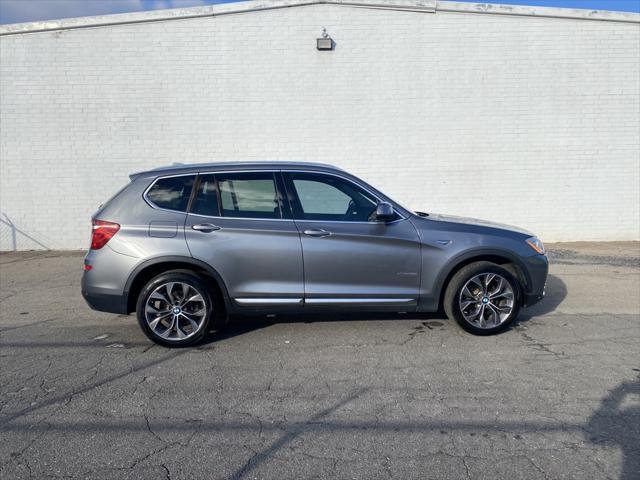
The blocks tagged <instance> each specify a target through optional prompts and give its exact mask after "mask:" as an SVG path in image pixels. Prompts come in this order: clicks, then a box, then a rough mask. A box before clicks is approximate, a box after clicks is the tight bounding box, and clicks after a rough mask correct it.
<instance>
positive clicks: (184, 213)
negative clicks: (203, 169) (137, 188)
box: [142, 173, 198, 215]
mask: <svg viewBox="0 0 640 480" xmlns="http://www.w3.org/2000/svg"><path fill="white" fill-rule="evenodd" d="M177 177H195V178H194V181H193V187H195V185H196V182H195V181H196V180H197V179H198V174H197V173H180V174H176V175H164V176H162V177H156V178H155V179H154V180H153V182H151V183H150V184H149V186H148V187H147V188H145V189H144V192H142V199H143V200H144V201H145V203H146V204H147V205H149V206H150V207H151V208H153V209H155V210H162V211H163V212H171V213H181V214H183V215H187V214H188V213H189V212H188V209H189V206H188V204H187V211H184V212H183V211H182V210H171V209H170V208H163V207H159V206H158V205H156V204H155V203H153V202H152V201H151V200H150V199H149V197H147V193H149V190H151V189H152V188H153V186H154V185H155V184H156V183H157V182H158V181H159V180H164V179H165V178H177ZM193 187H191V188H192V191H191V195H193Z"/></svg>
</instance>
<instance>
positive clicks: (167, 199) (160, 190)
mask: <svg viewBox="0 0 640 480" xmlns="http://www.w3.org/2000/svg"><path fill="white" fill-rule="evenodd" d="M194 180H195V175H189V176H183V177H170V178H161V179H159V180H158V181H156V183H154V184H153V187H151V189H150V190H149V191H148V192H147V199H148V200H149V201H150V202H151V203H153V204H154V205H155V206H156V207H160V208H166V209H168V210H177V211H179V212H186V211H187V206H188V205H189V197H190V196H191V189H192V188H193V182H194Z"/></svg>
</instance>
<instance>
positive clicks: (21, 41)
mask: <svg viewBox="0 0 640 480" xmlns="http://www.w3.org/2000/svg"><path fill="white" fill-rule="evenodd" d="M446 3H447V4H450V2H446ZM322 27H326V28H327V31H328V33H329V34H330V35H331V36H332V37H333V39H334V40H335V42H336V44H337V47H336V49H335V51H333V52H318V51H316V49H315V39H316V37H318V36H319V35H320V32H321V29H322ZM0 128H1V131H0V140H1V141H0V164H1V168H0V180H1V183H0V210H1V215H0V220H2V223H1V224H0V249H3V250H11V249H13V248H14V246H15V247H16V248H18V249H32V248H44V247H47V248H54V249H62V248H71V249H76V248H85V247H86V246H87V244H88V235H89V228H88V224H89V218H90V215H91V213H92V212H93V211H94V210H95V209H96V207H97V206H98V205H99V204H100V203H102V202H103V201H104V200H106V199H107V198H108V197H109V196H110V195H111V194H112V193H114V192H115V191H116V189H118V188H119V187H120V186H122V185H123V184H124V183H125V182H127V175H128V174H129V173H130V172H134V171H138V170H142V169H147V168H152V167H157V166H160V165H166V164H170V163H172V162H209V161H225V160H256V159H260V160H264V159H277V160H305V161H320V162H329V163H333V164H336V165H338V166H340V167H343V168H345V169H348V170H350V171H351V172H353V173H355V174H358V175H360V176H362V177H363V178H364V179H366V180H367V181H369V182H371V183H372V184H374V185H375V186H377V187H379V188H381V189H382V190H384V191H386V192H387V193H389V194H390V196H392V197H393V198H396V199H397V200H398V201H400V202H401V203H403V204H406V205H407V206H410V207H413V208H416V209H421V210H425V211H432V212H441V213H451V214H458V215H465V216H476V217H480V218H486V219H491V220H495V221H502V222H506V223H512V224H517V225H520V226H523V227H526V228H528V229H530V230H533V231H535V232H536V233H538V234H539V235H540V236H541V237H542V238H543V239H544V240H548V241H562V240H631V239H636V240H637V239H640V227H639V218H640V211H639V205H640V193H639V184H640V171H639V170H640V165H639V164H640V24H638V23H633V22H611V21H594V20H579V19H567V18H563V19H557V18H535V17H528V16H513V15H490V14H472V13H456V12H446V11H442V10H441V11H438V12H437V13H435V14H433V13H417V12H407V11H395V10H380V9H370V8H354V7H352V6H341V5H326V4H320V5H309V6H299V7H295V8H286V9H277V10H263V11H256V12H251V13H244V14H233V15H225V16H218V17H206V18H192V19H181V20H170V21H165V22H157V23H134V24H127V25H112V26H102V27H95V28H85V29H75V30H59V31H51V32H39V33H23V34H17V35H5V36H2V37H0ZM9 222H11V223H12V224H13V225H14V228H10V227H9V226H8V225H7V223H9ZM14 238H15V240H14Z"/></svg>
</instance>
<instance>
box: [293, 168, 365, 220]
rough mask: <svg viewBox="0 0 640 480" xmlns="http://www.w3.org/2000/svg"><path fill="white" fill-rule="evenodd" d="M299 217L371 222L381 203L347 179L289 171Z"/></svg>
mask: <svg viewBox="0 0 640 480" xmlns="http://www.w3.org/2000/svg"><path fill="white" fill-rule="evenodd" d="M288 176H289V185H290V187H293V189H294V190H295V194H296V197H297V202H294V210H295V215H296V218H299V219H302V220H326V221H335V222H367V221H369V217H370V216H371V214H372V213H373V212H374V211H375V209H376V206H377V204H378V202H377V200H376V198H375V197H373V195H371V194H370V193H368V192H366V191H365V190H363V189H362V188H360V187H358V186H357V185H355V184H354V183H352V182H350V181H347V180H345V179H342V178H339V177H334V176H331V175H322V174H316V173H293V172H292V173H289V174H288Z"/></svg>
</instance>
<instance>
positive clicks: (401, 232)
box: [284, 172, 421, 309]
mask: <svg viewBox="0 0 640 480" xmlns="http://www.w3.org/2000/svg"><path fill="white" fill-rule="evenodd" d="M284 177H285V184H286V188H287V193H288V196H289V200H290V203H291V206H292V209H293V215H294V219H295V223H296V226H297V227H298V230H299V231H300V234H301V239H302V251H303V259H304V260H303V261H304V284H305V305H309V306H313V305H343V306H347V305H353V306H357V307H362V306H372V307H393V308H394V309H395V308H402V307H406V306H415V305H416V304H417V299H418V291H419V287H420V267H421V262H420V243H419V237H418V234H417V232H416V229H415V228H414V226H413V225H412V224H411V222H410V221H408V220H407V219H405V218H404V217H402V216H401V215H400V214H399V213H397V214H396V218H395V220H393V221H391V222H387V223H382V222H377V221H375V220H374V219H371V218H370V217H371V214H372V213H373V212H374V211H375V209H376V206H377V204H378V202H379V199H378V198H376V197H375V196H374V195H373V194H372V193H370V192H369V191H368V190H366V189H365V188H363V187H362V186H360V185H357V184H355V183H354V182H353V181H351V180H350V179H347V178H344V177H341V176H338V175H334V174H325V173H316V172H313V173H311V172H284Z"/></svg>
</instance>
